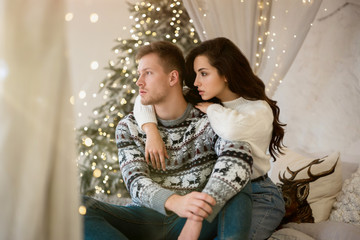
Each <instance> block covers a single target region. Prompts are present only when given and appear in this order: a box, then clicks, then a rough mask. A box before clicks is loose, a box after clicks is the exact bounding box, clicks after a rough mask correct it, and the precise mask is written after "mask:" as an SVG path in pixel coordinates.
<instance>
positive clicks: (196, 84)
mask: <svg viewBox="0 0 360 240" xmlns="http://www.w3.org/2000/svg"><path fill="white" fill-rule="evenodd" d="M199 85H200V82H199V80H198V78H197V77H196V78H195V81H194V86H195V87H198V86H199Z"/></svg>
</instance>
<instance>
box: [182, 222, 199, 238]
mask: <svg viewBox="0 0 360 240" xmlns="http://www.w3.org/2000/svg"><path fill="white" fill-rule="evenodd" d="M201 228H202V221H201V222H198V221H193V220H190V219H188V220H186V223H185V225H184V227H183V229H182V230H181V233H180V235H179V238H178V240H197V239H199V236H200V233H201Z"/></svg>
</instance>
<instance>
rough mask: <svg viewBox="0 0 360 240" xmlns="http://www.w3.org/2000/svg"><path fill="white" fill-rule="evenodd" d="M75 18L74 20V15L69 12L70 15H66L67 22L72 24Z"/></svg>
mask: <svg viewBox="0 0 360 240" xmlns="http://www.w3.org/2000/svg"><path fill="white" fill-rule="evenodd" d="M73 18H74V14H73V13H71V12H69V13H67V14H65V21H67V22H70V21H71V20H73Z"/></svg>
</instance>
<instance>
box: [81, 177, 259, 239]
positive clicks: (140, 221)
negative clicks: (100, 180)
mask: <svg viewBox="0 0 360 240" xmlns="http://www.w3.org/2000/svg"><path fill="white" fill-rule="evenodd" d="M83 204H84V205H85V206H86V208H87V212H86V215H85V216H84V236H85V239H86V240H90V239H91V240H95V239H102V240H103V239H119V240H121V239H136V240H141V239H146V240H148V239H151V240H157V239H159V240H165V239H170V240H172V239H177V238H178V236H179V235H180V232H181V230H182V228H183V226H184V224H185V221H186V219H185V218H180V217H178V216H177V215H176V214H172V215H170V216H165V215H163V214H161V213H159V212H157V211H154V210H152V209H149V208H145V207H139V206H118V205H113V204H108V203H104V202H101V201H98V200H95V199H93V198H90V197H83ZM251 204H252V201H251V184H247V186H246V187H245V188H244V189H243V190H242V191H241V192H240V193H238V194H237V195H236V196H234V197H233V198H232V199H230V200H229V201H228V202H227V204H226V205H225V206H224V208H223V209H222V211H220V213H219V214H218V216H217V217H216V218H215V219H214V220H213V221H212V222H211V223H209V222H208V221H206V220H205V221H203V227H202V230H201V234H200V238H199V239H206V240H208V239H214V238H215V237H216V235H217V233H218V232H219V234H218V237H219V238H220V239H246V238H247V237H246V236H248V234H249V229H250V228H249V225H250V219H251ZM239 206H241V209H240V208H239ZM234 207H236V208H237V209H238V210H239V212H238V214H236V217H235V218H230V216H229V215H230V213H231V212H230V211H228V209H229V208H230V209H233V208H234ZM220 219H222V220H220ZM239 219H241V220H242V222H238V220H239ZM243 219H248V220H247V222H248V223H246V221H245V222H244V221H243ZM219 220H220V221H219ZM226 220H228V221H226ZM231 234H235V235H236V238H232V237H231V236H230V235H231Z"/></svg>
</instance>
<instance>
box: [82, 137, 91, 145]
mask: <svg viewBox="0 0 360 240" xmlns="http://www.w3.org/2000/svg"><path fill="white" fill-rule="evenodd" d="M92 144H93V141H92V139H91V138H89V137H87V138H85V140H84V145H85V146H87V147H90V146H91V145H92Z"/></svg>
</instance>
